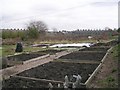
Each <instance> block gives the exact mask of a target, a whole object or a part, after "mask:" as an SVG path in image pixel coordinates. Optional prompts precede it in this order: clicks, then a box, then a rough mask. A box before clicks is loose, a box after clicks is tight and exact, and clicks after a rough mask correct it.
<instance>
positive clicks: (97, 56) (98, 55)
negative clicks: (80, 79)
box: [59, 51, 106, 61]
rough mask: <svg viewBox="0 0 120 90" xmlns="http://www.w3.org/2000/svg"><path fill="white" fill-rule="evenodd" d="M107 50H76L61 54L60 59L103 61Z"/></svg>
mask: <svg viewBox="0 0 120 90" xmlns="http://www.w3.org/2000/svg"><path fill="white" fill-rule="evenodd" d="M105 54H106V52H80V51H76V52H73V53H70V54H67V55H65V56H61V57H60V58H59V59H69V60H72V61H73V60H74V61H75V60H94V61H101V60H102V58H103V57H104V55H105Z"/></svg>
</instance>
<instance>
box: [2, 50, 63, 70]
mask: <svg viewBox="0 0 120 90" xmlns="http://www.w3.org/2000/svg"><path fill="white" fill-rule="evenodd" d="M61 51H63V50H52V49H50V50H44V51H38V52H32V53H29V54H26V53H24V54H19V55H13V56H8V57H3V58H2V61H3V64H2V69H4V68H7V67H10V66H14V65H17V64H24V63H29V62H31V61H35V60H38V59H41V58H44V57H47V56H49V54H55V53H57V52H61Z"/></svg>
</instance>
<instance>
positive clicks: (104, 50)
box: [79, 47, 110, 52]
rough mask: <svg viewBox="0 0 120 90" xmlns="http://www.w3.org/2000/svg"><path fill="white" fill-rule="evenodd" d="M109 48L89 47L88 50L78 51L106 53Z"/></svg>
mask: <svg viewBox="0 0 120 90" xmlns="http://www.w3.org/2000/svg"><path fill="white" fill-rule="evenodd" d="M108 49H110V47H89V48H84V49H80V50H79V51H103V52H106V51H107V50H108Z"/></svg>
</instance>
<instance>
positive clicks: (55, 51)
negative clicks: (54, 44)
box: [34, 49, 63, 54]
mask: <svg viewBox="0 0 120 90" xmlns="http://www.w3.org/2000/svg"><path fill="white" fill-rule="evenodd" d="M61 51H63V50H52V49H51V50H44V51H38V52H34V54H39V53H44V54H55V53H57V52H61Z"/></svg>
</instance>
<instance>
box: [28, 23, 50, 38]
mask: <svg viewBox="0 0 120 90" xmlns="http://www.w3.org/2000/svg"><path fill="white" fill-rule="evenodd" d="M31 28H32V29H35V30H38V32H39V33H40V35H42V36H43V35H45V34H46V31H47V30H48V28H47V25H46V24H45V23H44V22H43V21H31V22H30V23H29V24H28V26H27V29H28V30H30V29H31Z"/></svg>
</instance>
